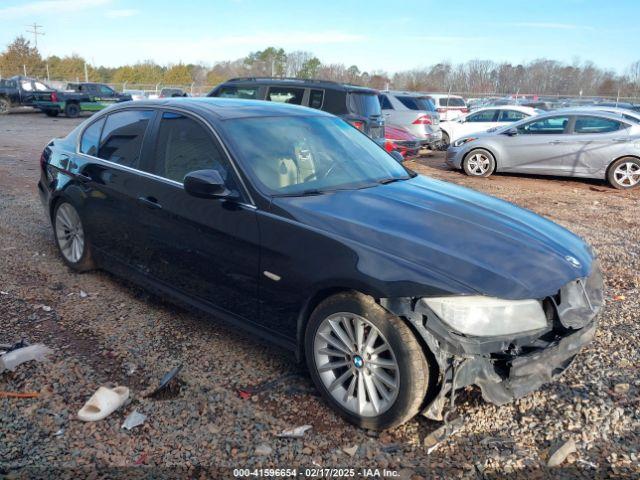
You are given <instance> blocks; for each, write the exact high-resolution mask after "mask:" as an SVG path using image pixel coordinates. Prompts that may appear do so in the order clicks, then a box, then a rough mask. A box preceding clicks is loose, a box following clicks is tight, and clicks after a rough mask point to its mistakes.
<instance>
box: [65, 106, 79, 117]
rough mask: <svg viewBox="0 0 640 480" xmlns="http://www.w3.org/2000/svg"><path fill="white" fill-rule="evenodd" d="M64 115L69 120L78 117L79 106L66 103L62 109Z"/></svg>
mask: <svg viewBox="0 0 640 480" xmlns="http://www.w3.org/2000/svg"><path fill="white" fill-rule="evenodd" d="M64 114H65V115H66V116H67V117H69V118H76V117H77V116H78V115H80V105H78V104H77V103H67V105H66V107H64Z"/></svg>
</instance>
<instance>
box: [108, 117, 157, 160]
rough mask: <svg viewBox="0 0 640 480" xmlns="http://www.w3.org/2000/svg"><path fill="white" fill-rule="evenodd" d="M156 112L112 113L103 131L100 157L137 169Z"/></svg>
mask: <svg viewBox="0 0 640 480" xmlns="http://www.w3.org/2000/svg"><path fill="white" fill-rule="evenodd" d="M153 115H154V112H152V111H149V110H124V111H121V112H115V113H112V114H111V115H109V116H108V117H107V121H106V123H105V125H104V128H103V129H102V136H101V138H100V145H99V148H98V157H99V158H103V159H104V160H108V161H110V162H113V163H117V164H120V165H124V166H127V167H134V168H135V167H137V166H138V162H139V160H140V151H141V150H142V139H143V138H144V134H145V132H146V131H147V125H148V124H149V121H150V120H151V118H152V117H153Z"/></svg>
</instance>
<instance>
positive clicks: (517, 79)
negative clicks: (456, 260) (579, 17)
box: [0, 36, 640, 98]
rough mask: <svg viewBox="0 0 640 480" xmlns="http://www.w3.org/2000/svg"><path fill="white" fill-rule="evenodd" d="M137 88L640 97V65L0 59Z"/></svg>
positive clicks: (292, 55) (27, 46)
mask: <svg viewBox="0 0 640 480" xmlns="http://www.w3.org/2000/svg"><path fill="white" fill-rule="evenodd" d="M85 69H86V74H87V76H88V77H89V80H90V81H95V82H104V83H115V84H124V83H125V82H126V83H128V84H130V85H132V84H138V85H142V84H145V85H152V84H158V83H161V84H163V85H183V86H184V85H196V86H205V85H208V86H211V85H216V84H218V83H220V82H223V81H224V80H226V79H229V78H233V77H244V76H276V77H296V78H320V79H325V80H333V81H337V82H346V83H352V84H357V85H364V86H369V87H372V88H377V89H384V88H394V89H401V90H417V91H438V92H447V91H450V92H452V93H454V92H455V93H465V94H467V95H484V94H497V95H505V94H514V93H518V92H519V93H521V94H539V95H560V96H562V95H571V96H574V95H584V96H609V97H616V96H620V97H635V98H638V97H640V60H638V61H636V62H634V63H633V64H631V65H630V66H629V67H628V68H627V69H626V70H625V71H624V72H622V73H617V72H614V71H612V70H608V69H603V68H601V67H598V66H596V65H595V64H593V63H592V62H578V61H576V62H573V63H572V64H567V63H563V62H559V61H556V60H549V59H539V60H534V61H531V62H528V63H522V64H515V65H514V64H512V63H508V62H494V61H491V60H470V61H468V62H464V63H457V64H454V63H451V62H440V63H437V64H435V65H431V66H427V67H421V68H415V69H413V70H406V71H400V72H396V73H394V74H389V73H387V72H385V71H383V70H375V71H369V72H366V71H362V70H361V69H360V68H358V66H357V65H350V66H347V65H345V64H342V63H332V64H328V63H323V62H322V61H321V60H320V59H319V58H317V57H316V56H315V55H314V54H313V53H311V52H306V51H300V50H298V51H292V52H286V51H285V50H284V49H282V48H276V47H268V48H266V49H264V50H260V51H256V52H251V53H250V54H249V55H247V56H246V57H244V58H239V59H236V60H228V61H222V62H217V63H215V64H213V65H212V66H207V65H204V64H183V63H177V64H173V65H168V66H163V65H158V64H157V63H155V62H153V61H150V60H148V61H145V62H139V63H136V64H133V65H123V66H119V67H104V66H99V67H96V66H92V65H89V64H87V62H86V60H85V59H84V58H82V57H80V56H79V55H76V54H72V55H68V56H64V57H59V56H56V55H52V56H49V57H46V58H43V57H42V56H41V55H40V53H39V51H38V50H37V49H36V48H35V47H33V46H32V45H31V43H30V42H29V41H28V40H27V39H25V38H24V37H22V36H19V37H17V38H16V39H15V40H14V41H13V42H11V43H10V44H9V45H7V47H6V49H5V50H4V51H2V53H0V76H1V78H6V77H10V76H13V75H23V74H25V72H26V74H27V75H28V76H32V77H37V78H40V79H51V80H70V81H71V80H83V79H84V78H85Z"/></svg>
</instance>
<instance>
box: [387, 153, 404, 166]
mask: <svg viewBox="0 0 640 480" xmlns="http://www.w3.org/2000/svg"><path fill="white" fill-rule="evenodd" d="M389 155H391V156H392V157H393V158H394V159H395V161H396V162H398V163H400V164H402V162H404V157H403V156H402V154H401V153H400V152H399V151H397V150H392V151H391V152H389Z"/></svg>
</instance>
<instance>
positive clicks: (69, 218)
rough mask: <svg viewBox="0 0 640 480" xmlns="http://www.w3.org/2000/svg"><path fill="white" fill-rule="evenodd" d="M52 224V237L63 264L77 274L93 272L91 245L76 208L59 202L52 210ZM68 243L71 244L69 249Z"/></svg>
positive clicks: (64, 202) (67, 203)
mask: <svg viewBox="0 0 640 480" xmlns="http://www.w3.org/2000/svg"><path fill="white" fill-rule="evenodd" d="M52 223H53V235H54V237H55V239H56V245H57V246H58V250H59V252H60V255H61V256H62V260H63V261H64V263H66V264H67V265H68V266H69V267H71V268H72V269H73V270H75V271H77V272H86V271H88V270H93V269H94V268H95V263H94V261H93V257H92V255H91V244H90V243H89V239H88V238H87V235H86V234H85V232H84V227H83V225H82V219H81V218H80V215H79V214H78V211H77V210H76V208H75V207H74V206H73V205H72V204H71V203H69V202H66V201H64V200H63V201H61V202H60V203H58V204H57V205H56V207H55V209H54V212H53V222H52ZM68 242H71V245H72V246H71V247H69V243H68ZM74 242H78V243H77V244H76V243H74ZM73 245H77V247H75V246H73Z"/></svg>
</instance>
